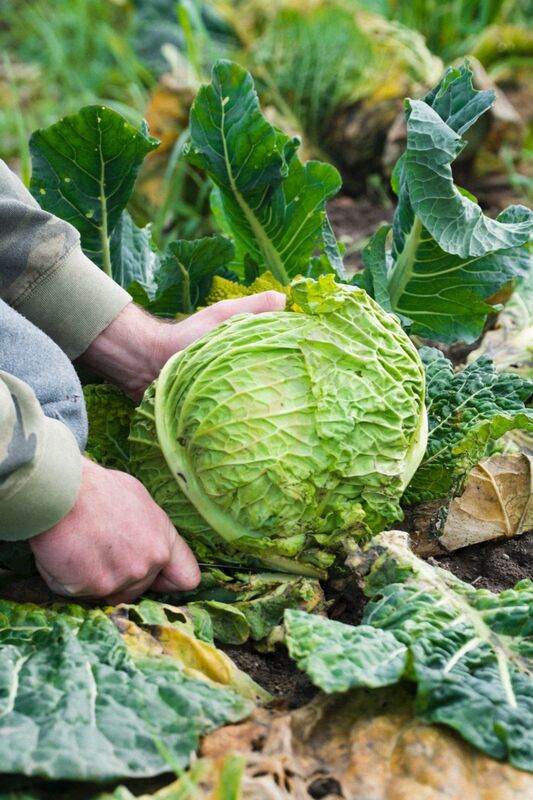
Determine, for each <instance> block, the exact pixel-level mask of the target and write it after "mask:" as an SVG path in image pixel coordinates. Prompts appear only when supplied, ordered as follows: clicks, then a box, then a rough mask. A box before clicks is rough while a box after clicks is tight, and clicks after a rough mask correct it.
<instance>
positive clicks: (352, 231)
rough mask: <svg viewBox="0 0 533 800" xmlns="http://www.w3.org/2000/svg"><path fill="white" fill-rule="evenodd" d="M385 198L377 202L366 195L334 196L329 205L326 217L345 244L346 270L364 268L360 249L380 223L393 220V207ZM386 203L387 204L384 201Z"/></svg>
mask: <svg viewBox="0 0 533 800" xmlns="http://www.w3.org/2000/svg"><path fill="white" fill-rule="evenodd" d="M386 200H387V198H386V197H385V198H384V200H383V201H382V202H381V203H379V202H377V203H375V202H372V201H371V200H369V199H368V198H366V197H357V198H354V197H347V196H341V197H336V198H335V199H334V200H332V201H331V202H330V203H329V205H328V216H329V219H330V222H331V225H332V228H333V230H334V231H335V234H336V236H337V239H338V240H339V241H340V242H342V243H343V244H344V245H345V247H346V253H345V255H344V263H345V265H346V268H347V269H348V272H350V273H353V272H357V271H359V270H360V269H362V267H363V263H362V260H361V252H362V250H363V248H364V247H365V245H366V244H367V242H368V240H369V239H370V237H371V236H372V234H373V233H375V232H376V230H377V229H378V228H379V226H380V224H381V223H382V222H392V216H393V213H394V209H393V206H392V203H389V202H386ZM385 202H386V204H384V203H385Z"/></svg>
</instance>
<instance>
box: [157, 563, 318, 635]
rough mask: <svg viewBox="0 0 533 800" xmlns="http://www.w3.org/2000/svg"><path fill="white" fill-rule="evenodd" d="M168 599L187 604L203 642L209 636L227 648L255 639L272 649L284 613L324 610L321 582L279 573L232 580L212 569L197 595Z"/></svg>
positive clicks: (197, 590)
mask: <svg viewBox="0 0 533 800" xmlns="http://www.w3.org/2000/svg"><path fill="white" fill-rule="evenodd" d="M168 598H169V601H171V602H172V601H173V602H176V600H179V601H180V602H186V603H187V607H186V612H187V613H188V614H190V615H191V617H192V619H193V622H194V623H195V624H196V625H198V626H199V627H198V628H196V627H195V631H196V635H197V636H198V637H199V638H203V637H204V636H205V635H206V632H207V635H208V636H209V637H210V638H212V639H216V640H218V641H219V642H223V643H224V644H242V643H243V642H245V641H247V640H248V639H252V640H253V641H256V642H261V645H262V649H264V648H265V647H269V646H270V645H269V641H268V637H270V636H271V634H272V632H273V631H274V629H275V628H277V626H278V625H280V624H281V623H282V622H283V614H284V611H285V610H286V609H288V608H294V609H303V610H305V611H309V612H312V611H313V612H316V611H319V610H323V609H324V608H325V599H324V594H323V591H322V588H321V586H320V583H319V582H318V581H316V580H311V579H310V578H305V577H300V576H293V575H284V574H283V573H275V572H260V573H257V574H250V573H236V574H234V575H233V577H230V576H229V575H226V574H224V573H223V572H222V571H221V570H219V569H211V570H208V571H207V572H204V573H203V574H202V580H201V583H200V586H199V587H198V588H197V589H195V590H194V591H193V592H187V593H186V594H185V595H184V594H183V593H180V594H179V595H168ZM206 618H207V619H206ZM207 620H208V622H207ZM206 622H207V625H208V628H207V631H206V628H205V625H206Z"/></svg>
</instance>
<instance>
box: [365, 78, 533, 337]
mask: <svg viewBox="0 0 533 800" xmlns="http://www.w3.org/2000/svg"><path fill="white" fill-rule="evenodd" d="M492 101H493V93H492V92H490V91H488V92H476V91H475V90H474V89H473V87H472V76H471V71H470V69H469V68H468V67H466V66H463V67H460V68H459V69H455V68H450V69H449V70H448V71H447V73H446V75H445V76H444V78H443V79H442V81H441V83H440V84H439V85H438V86H437V87H436V88H435V89H434V90H433V91H432V92H430V93H429V94H428V95H427V96H426V97H425V98H424V99H423V100H408V101H407V103H406V117H407V149H406V152H405V153H404V155H403V156H402V158H401V161H400V163H399V166H398V168H397V170H396V171H395V175H394V184H395V186H396V188H397V190H398V193H399V198H398V207H397V210H396V213H395V216H394V223H393V243H392V250H391V251H390V252H387V251H386V249H385V248H384V247H382V244H383V235H384V234H383V230H380V231H378V233H377V234H375V237H374V239H375V241H374V240H373V241H372V242H371V244H370V245H369V248H368V254H367V258H366V276H365V278H364V281H365V283H366V287H367V288H369V289H370V290H371V292H372V293H373V295H374V296H375V297H376V299H377V298H378V294H379V297H380V302H381V303H384V304H385V307H387V308H391V309H392V310H393V311H395V312H396V313H397V314H398V315H399V316H400V317H401V318H402V320H403V321H404V324H406V325H408V326H409V329H410V332H411V333H412V334H416V335H419V336H425V337H429V338H432V339H437V340H439V341H442V342H454V341H457V340H463V341H466V342H472V341H474V340H475V339H476V338H477V337H478V336H479V335H480V333H481V332H482V330H483V326H484V324H485V320H486V318H487V315H488V314H490V313H491V312H493V310H494V309H493V307H492V306H491V305H489V302H488V301H490V299H491V298H492V297H493V296H494V295H496V294H497V293H498V291H499V290H500V289H502V287H504V286H507V285H508V284H511V283H512V282H513V281H516V280H518V279H520V278H524V277H525V276H526V275H527V273H528V269H529V265H530V256H529V252H528V250H527V248H526V247H525V246H524V245H525V244H526V243H527V242H528V240H529V237H530V235H531V233H532V231H533V213H532V212H531V211H530V210H529V209H527V208H525V207H524V206H510V207H509V208H507V209H505V211H503V212H502V213H501V214H500V215H499V216H498V218H497V219H496V220H493V219H490V218H488V217H486V216H485V215H484V214H483V213H482V211H481V208H480V207H479V205H478V204H477V203H476V202H475V200H473V199H472V198H471V196H470V195H468V194H467V193H465V192H461V191H460V190H459V189H458V188H457V187H456V186H455V185H454V183H453V175H452V169H451V164H452V162H453V161H454V160H455V158H456V157H457V156H458V155H459V153H460V152H461V150H462V149H463V147H464V146H465V141H464V140H463V139H462V138H461V135H462V134H463V133H464V132H465V131H467V130H468V129H469V128H470V127H471V125H473V124H474V122H475V121H476V120H477V119H478V117H479V116H480V115H481V114H482V113H484V111H486V110H487V109H488V108H489V107H490V105H491V103H492ZM376 237H377V239H376ZM358 280H359V281H360V280H361V279H358Z"/></svg>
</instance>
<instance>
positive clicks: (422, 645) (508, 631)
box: [285, 531, 533, 772]
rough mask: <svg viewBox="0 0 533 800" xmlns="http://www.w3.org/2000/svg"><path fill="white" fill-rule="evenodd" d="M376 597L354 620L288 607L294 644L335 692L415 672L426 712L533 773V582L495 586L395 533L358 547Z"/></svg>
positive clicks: (299, 659) (303, 663)
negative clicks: (437, 561)
mask: <svg viewBox="0 0 533 800" xmlns="http://www.w3.org/2000/svg"><path fill="white" fill-rule="evenodd" d="M350 566H351V567H352V568H353V569H355V570H356V572H358V573H359V575H360V576H366V578H365V581H364V591H365V594H366V595H367V597H368V598H369V601H370V602H369V603H368V604H367V606H366V607H365V611H364V615H363V619H362V624H361V625H360V626H357V627H354V626H351V625H345V624H343V623H339V622H331V621H329V620H325V619H322V618H320V617H315V616H312V615H307V614H305V612H302V611H296V610H288V611H286V612H285V620H286V626H287V644H288V647H289V652H290V654H291V655H292V656H293V658H294V659H295V660H296V663H297V664H298V666H299V667H300V668H301V669H303V670H304V671H305V672H307V674H308V675H309V677H310V678H311V680H312V681H313V682H314V683H315V684H316V685H317V686H319V687H320V688H321V689H323V690H324V691H325V692H327V693H334V692H345V691H347V690H348V689H350V688H354V687H358V686H366V687H371V688H372V687H375V686H383V685H387V684H391V685H392V684H395V683H397V682H399V681H401V680H408V681H411V682H413V683H414V684H416V705H415V710H416V715H417V717H418V718H419V719H422V720H424V721H426V722H432V723H441V724H444V725H448V726H449V727H451V728H453V729H454V730H456V731H457V732H458V733H460V734H461V736H462V737H463V738H464V739H466V740H467V741H468V742H470V743H471V744H472V745H474V746H475V747H477V748H478V749H479V750H481V751H482V752H484V753H486V754H487V755H490V756H492V757H493V758H496V759H500V760H504V759H505V760H508V761H510V762H511V764H513V765H514V766H515V767H518V768H519V769H524V770H528V771H530V772H533V738H532V737H531V729H532V726H533V628H532V624H531V613H530V610H531V606H532V604H533V582H531V581H530V580H524V581H521V582H520V583H518V584H517V585H516V586H515V588H514V589H507V590H505V591H503V592H501V593H500V594H494V593H493V592H490V591H489V590H487V589H475V588H474V587H473V586H471V585H470V584H467V583H463V582H462V581H460V580H459V579H458V578H456V577H455V576H453V575H452V574H451V573H450V572H448V571H447V570H443V569H439V568H438V567H434V566H431V565H430V564H428V563H427V562H425V561H423V560H422V559H420V558H418V557H417V556H415V555H414V554H413V552H412V551H411V550H410V548H409V545H408V539H407V534H405V533H401V532H398V531H389V532H387V533H382V534H380V535H379V536H377V537H375V538H374V539H373V540H372V542H371V543H370V544H369V545H368V547H367V548H366V549H365V550H364V551H361V550H359V551H357V552H355V553H354V554H353V555H352V557H351V559H350Z"/></svg>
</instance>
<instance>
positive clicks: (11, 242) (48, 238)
mask: <svg viewBox="0 0 533 800" xmlns="http://www.w3.org/2000/svg"><path fill="white" fill-rule="evenodd" d="M0 299H3V300H5V301H6V302H7V303H8V304H9V305H11V306H12V307H13V308H15V309H16V310H17V311H19V312H20V313H21V314H22V315H23V316H25V317H26V318H27V319H29V320H30V321H31V322H33V323H34V324H35V325H37V326H38V327H39V328H41V330H43V331H44V332H45V333H47V334H48V335H49V336H50V338H52V339H54V341H55V342H57V344H58V345H59V346H60V347H61V349H62V350H64V352H65V353H67V355H68V356H69V357H70V358H76V357H77V356H78V355H79V354H80V353H82V352H83V351H84V350H86V349H87V347H88V346H89V344H90V343H91V342H92V341H93V340H94V339H95V338H96V337H97V336H98V335H99V334H100V333H101V331H103V330H104V328H106V327H107V326H108V325H109V323H110V322H111V321H112V320H113V319H114V318H115V317H116V316H117V315H118V314H119V313H120V311H121V310H122V309H123V308H124V307H125V306H126V305H127V304H128V303H129V302H130V301H131V298H130V296H129V295H128V293H127V292H125V291H124V290H123V289H121V288H120V287H119V286H118V285H117V284H116V283H114V281H112V280H111V279H110V278H108V277H107V276H106V275H104V273H103V272H102V271H101V270H100V269H99V268H98V267H97V266H96V265H95V264H93V263H92V262H91V261H90V260H89V259H88V258H86V256H85V255H84V254H83V252H82V250H81V248H80V241H79V234H78V232H77V231H76V230H75V228H73V227H72V225H70V224H69V223H67V222H64V221H63V220H60V219H58V218H57V217H54V216H53V215H52V214H48V213H47V212H46V211H43V210H42V209H41V208H40V207H39V206H38V204H37V203H36V202H35V200H34V199H33V197H32V196H31V195H30V193H29V192H28V191H27V190H26V189H25V188H24V186H23V185H22V183H21V182H20V181H19V180H18V178H17V177H16V176H15V175H14V174H13V173H12V172H11V171H10V170H9V169H8V168H7V167H6V165H5V164H4V163H3V162H2V161H0Z"/></svg>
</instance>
